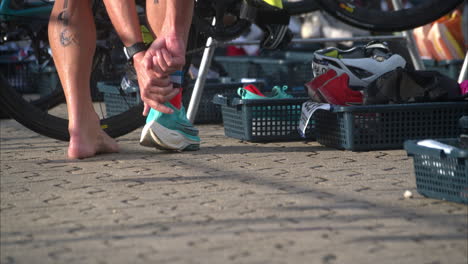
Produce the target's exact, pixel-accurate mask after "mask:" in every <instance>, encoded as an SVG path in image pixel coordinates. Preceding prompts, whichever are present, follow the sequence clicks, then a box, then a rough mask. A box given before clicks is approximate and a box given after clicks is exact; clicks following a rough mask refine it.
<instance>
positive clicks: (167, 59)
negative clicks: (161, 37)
mask: <svg viewBox="0 0 468 264" xmlns="http://www.w3.org/2000/svg"><path fill="white" fill-rule="evenodd" d="M159 53H160V56H161V58H162V61H163V62H164V66H165V67H166V72H167V73H172V71H175V70H177V69H176V68H177V66H178V65H174V64H175V63H174V62H175V61H174V59H175V58H174V57H173V56H172V55H171V54H169V51H167V50H166V49H162V50H159ZM168 71H169V72H168Z"/></svg>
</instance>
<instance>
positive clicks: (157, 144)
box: [140, 121, 200, 151]
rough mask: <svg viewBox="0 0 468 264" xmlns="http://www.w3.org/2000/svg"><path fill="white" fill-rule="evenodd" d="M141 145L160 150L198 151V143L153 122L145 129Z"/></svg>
mask: <svg viewBox="0 0 468 264" xmlns="http://www.w3.org/2000/svg"><path fill="white" fill-rule="evenodd" d="M140 145H142V146H144V147H150V148H157V149H160V150H175V151H181V150H198V149H200V143H199V142H198V141H194V140H190V139H187V138H185V137H184V136H183V135H181V134H180V133H178V132H175V131H174V130H171V129H168V128H166V127H164V126H162V125H160V124H159V123H158V122H155V121H151V122H149V123H147V124H146V125H145V126H144V127H143V131H142V132H141V137H140Z"/></svg>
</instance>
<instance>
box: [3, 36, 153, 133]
mask: <svg viewBox="0 0 468 264" xmlns="http://www.w3.org/2000/svg"><path fill="white" fill-rule="evenodd" d="M106 39H107V40H109V39H112V38H109V37H107V38H106ZM103 45H105V46H106V47H108V48H104V47H98V48H97V49H96V54H95V56H94V61H93V70H92V72H93V73H92V76H91V84H90V86H91V87H100V86H103V87H104V91H98V92H99V93H100V94H101V95H102V94H103V95H104V100H103V101H94V103H93V104H94V108H95V110H96V113H97V114H98V115H99V117H100V119H101V121H100V122H101V126H102V128H103V129H104V131H105V132H106V133H107V134H109V136H111V137H119V136H121V135H125V134H127V133H129V132H131V131H133V130H135V129H137V128H138V127H140V126H142V125H143V124H144V121H145V117H143V116H142V114H141V113H142V111H143V103H141V102H140V100H139V94H138V93H137V92H132V93H126V92H125V91H123V90H122V89H121V87H120V83H118V82H117V83H116V82H115V80H120V79H121V78H122V76H123V69H124V67H120V68H119V67H116V65H122V63H119V62H118V59H115V58H112V56H111V54H112V49H113V48H116V49H120V46H119V45H117V44H116V43H108V44H103ZM110 47H113V48H110ZM116 60H117V61H116ZM17 73H18V72H14V71H13V72H4V71H2V74H0V91H1V93H0V105H1V106H2V111H3V112H5V113H6V114H8V115H9V116H11V117H12V118H14V119H15V120H17V121H18V122H19V123H21V124H22V125H24V126H25V127H27V128H29V129H31V130H33V131H35V132H37V133H39V134H42V135H45V136H48V137H51V138H55V139H58V140H64V141H67V140H69V133H68V117H67V109H66V103H65V100H64V99H63V97H62V99H60V98H61V97H48V98H46V99H44V100H46V101H47V102H45V103H46V104H47V105H48V106H47V107H42V108H41V107H38V105H37V101H31V100H28V97H29V96H25V94H24V93H21V92H20V91H18V89H16V87H13V86H11V85H10V82H8V80H7V79H9V77H11V76H8V75H9V74H17ZM43 77H47V76H36V78H37V80H36V81H40V79H41V78H43ZM55 92H56V93H59V94H61V95H62V96H63V92H62V91H61V89H60V91H58V90H55V91H54V93H55ZM95 92H96V91H95ZM29 95H30V94H29ZM52 99H54V100H55V102H53V101H54V100H52ZM52 103H53V104H56V106H55V107H49V106H50V105H51V104H52ZM57 104H58V105H57Z"/></svg>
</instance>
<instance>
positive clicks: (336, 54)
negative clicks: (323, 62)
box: [325, 50, 343, 59]
mask: <svg viewBox="0 0 468 264" xmlns="http://www.w3.org/2000/svg"><path fill="white" fill-rule="evenodd" d="M325 56H327V57H332V58H338V59H342V58H343V56H341V55H340V54H339V53H338V51H337V50H332V51H330V52H327V53H325Z"/></svg>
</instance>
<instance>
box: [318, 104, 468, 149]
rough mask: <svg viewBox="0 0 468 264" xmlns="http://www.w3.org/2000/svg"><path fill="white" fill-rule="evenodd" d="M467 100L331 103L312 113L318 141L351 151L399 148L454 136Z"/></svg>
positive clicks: (466, 111) (458, 132)
mask: <svg viewBox="0 0 468 264" xmlns="http://www.w3.org/2000/svg"><path fill="white" fill-rule="evenodd" d="M466 114H468V102H445V103H442V102H437V103H415V104H398V105H396V104H395V105H372V106H332V109H331V110H330V111H324V110H318V111H317V112H316V113H315V114H314V118H315V121H316V132H317V141H318V142H319V143H320V144H323V145H325V146H329V147H333V148H337V149H346V150H354V151H365V150H377V149H400V148H402V147H403V142H404V141H405V140H407V139H424V138H453V137H457V136H458V135H459V134H460V133H461V128H459V127H458V119H460V117H462V116H463V115H466Z"/></svg>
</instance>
